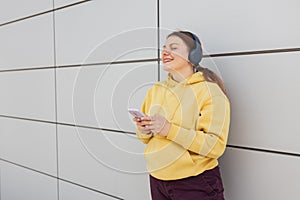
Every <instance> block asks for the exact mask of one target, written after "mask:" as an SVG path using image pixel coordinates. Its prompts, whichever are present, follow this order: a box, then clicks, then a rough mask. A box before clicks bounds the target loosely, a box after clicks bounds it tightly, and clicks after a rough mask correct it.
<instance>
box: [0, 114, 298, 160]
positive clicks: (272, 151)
mask: <svg viewBox="0 0 300 200" xmlns="http://www.w3.org/2000/svg"><path fill="white" fill-rule="evenodd" d="M0 117H4V118H12V119H20V120H27V121H34V122H42V123H49V124H57V125H64V126H71V127H79V128H86V129H94V130H102V131H111V132H117V133H124V134H132V135H135V132H130V131H121V130H116V129H111V128H98V127H92V126H85V125H76V124H70V123H63V122H57V123H56V122H52V121H46V120H38V119H29V118H23V117H14V116H7V115H0ZM226 147H231V148H236V149H244V150H252V151H259V152H265V153H273V154H281V155H288V156H294V157H300V153H291V152H285V151H275V150H269V149H260V148H254V147H246V146H238V145H231V144H227V145H226Z"/></svg>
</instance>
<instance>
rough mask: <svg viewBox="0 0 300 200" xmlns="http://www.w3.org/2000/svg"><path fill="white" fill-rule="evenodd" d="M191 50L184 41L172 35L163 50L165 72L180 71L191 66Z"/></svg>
mask: <svg viewBox="0 0 300 200" xmlns="http://www.w3.org/2000/svg"><path fill="white" fill-rule="evenodd" d="M188 55H189V49H188V46H187V45H186V44H185V43H184V41H183V40H182V39H181V38H180V37H178V36H176V35H172V36H170V37H168V38H167V40H166V43H165V44H164V46H163V49H162V56H161V57H162V62H163V65H164V70H165V71H168V72H170V71H180V70H181V69H183V68H185V67H187V66H190V65H191V64H190V62H189V61H188Z"/></svg>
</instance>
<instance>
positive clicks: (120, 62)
mask: <svg viewBox="0 0 300 200" xmlns="http://www.w3.org/2000/svg"><path fill="white" fill-rule="evenodd" d="M156 61H158V59H157V58H149V59H139V60H123V61H112V62H100V63H87V64H77V65H61V66H57V68H67V67H82V66H95V65H116V64H127V63H139V62H156Z"/></svg>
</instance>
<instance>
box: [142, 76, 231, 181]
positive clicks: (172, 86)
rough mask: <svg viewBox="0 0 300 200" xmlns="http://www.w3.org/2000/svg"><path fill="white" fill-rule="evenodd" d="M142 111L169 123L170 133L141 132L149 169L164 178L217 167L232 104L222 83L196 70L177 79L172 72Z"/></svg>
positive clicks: (154, 89) (149, 94) (149, 95)
mask: <svg viewBox="0 0 300 200" xmlns="http://www.w3.org/2000/svg"><path fill="white" fill-rule="evenodd" d="M141 111H142V112H144V113H146V114H147V115H150V116H152V115H155V114H159V115H162V116H164V117H165V118H166V119H167V120H168V121H169V122H170V123H171V128H170V130H169V132H168V135H167V136H166V137H164V136H161V135H159V134H142V133H141V132H139V131H138V129H137V130H136V134H137V137H138V138H139V139H140V140H141V141H142V142H144V143H145V144H147V146H146V148H145V151H144V155H145V158H146V161H147V170H148V171H149V173H150V174H151V175H152V176H153V177H156V178H158V179H161V180H175V179H181V178H186V177H189V176H195V175H198V174H200V173H202V172H203V171H205V170H208V169H212V168H214V167H216V166H217V165H218V160H217V159H218V158H219V157H220V156H221V155H222V154H223V152H224V150H225V147H226V142H227V137H228V131H229V120H230V105H229V100H228V99H227V97H226V96H225V95H224V93H223V92H222V90H221V89H220V88H219V86H218V85H217V84H215V83H212V82H207V81H205V79H204V77H203V74H202V72H197V73H194V74H193V75H191V76H190V77H188V78H187V79H185V80H184V81H182V82H180V83H178V82H176V81H174V80H173V79H172V78H171V76H170V75H169V76H168V78H167V80H166V81H163V82H158V83H156V84H155V85H154V86H152V87H151V88H150V89H149V90H148V92H147V95H146V98H145V100H144V103H143V104H142V107H141Z"/></svg>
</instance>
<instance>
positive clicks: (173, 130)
mask: <svg viewBox="0 0 300 200" xmlns="http://www.w3.org/2000/svg"><path fill="white" fill-rule="evenodd" d="M179 130H180V127H179V126H176V125H175V124H173V123H171V127H170V129H169V132H168V135H167V139H169V140H172V141H174V140H175V138H176V137H177V135H178V133H179Z"/></svg>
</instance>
